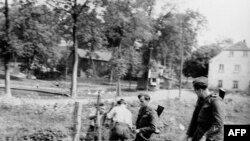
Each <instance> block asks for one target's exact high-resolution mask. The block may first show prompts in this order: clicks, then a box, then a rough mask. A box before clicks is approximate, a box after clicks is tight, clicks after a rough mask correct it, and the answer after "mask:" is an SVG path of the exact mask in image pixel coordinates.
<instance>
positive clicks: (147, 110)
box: [135, 94, 157, 141]
mask: <svg viewBox="0 0 250 141" xmlns="http://www.w3.org/2000/svg"><path fill="white" fill-rule="evenodd" d="M138 99H139V101H140V104H141V108H140V110H139V113H138V117H137V120H136V130H135V132H136V138H135V141H148V140H149V139H150V137H151V135H152V134H153V133H155V131H156V122H157V114H156V111H155V110H154V109H153V108H151V107H149V101H150V97H149V95H147V94H140V95H138Z"/></svg>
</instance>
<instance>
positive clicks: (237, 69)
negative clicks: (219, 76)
mask: <svg viewBox="0 0 250 141" xmlns="http://www.w3.org/2000/svg"><path fill="white" fill-rule="evenodd" d="M239 71H240V65H238V64H237V65H234V72H239Z"/></svg>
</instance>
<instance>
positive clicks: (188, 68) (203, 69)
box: [183, 44, 221, 78]
mask: <svg viewBox="0 0 250 141" xmlns="http://www.w3.org/2000/svg"><path fill="white" fill-rule="evenodd" d="M220 51H221V48H220V46H219V45H218V44H211V45H207V46H202V47H200V48H199V49H197V50H196V51H194V52H193V53H192V55H191V57H190V58H188V59H187V60H186V61H185V62H184V67H183V74H184V76H186V77H194V78H195V77H199V76H207V75H208V67H209V60H210V59H211V58H213V57H214V56H216V55H217V54H218V53H220Z"/></svg>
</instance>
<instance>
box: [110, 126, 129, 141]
mask: <svg viewBox="0 0 250 141" xmlns="http://www.w3.org/2000/svg"><path fill="white" fill-rule="evenodd" d="M131 134H132V133H131V130H130V128H129V126H128V124H125V123H120V122H115V123H114V126H113V128H112V129H111V133H110V138H109V140H110V141H126V140H127V139H129V138H131Z"/></svg>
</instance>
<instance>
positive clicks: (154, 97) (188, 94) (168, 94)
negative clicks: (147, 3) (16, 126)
mask: <svg viewBox="0 0 250 141" xmlns="http://www.w3.org/2000/svg"><path fill="white" fill-rule="evenodd" d="M148 94H149V95H150V97H151V101H159V100H166V99H175V98H178V97H179V90H176V89H174V90H158V91H155V92H148ZM119 98H123V99H125V100H126V101H137V100H138V99H137V96H121V97H118V98H117V99H119ZM195 99H196V95H195V94H194V93H193V92H192V91H190V90H182V95H181V100H184V101H191V100H195ZM75 101H78V102H81V103H83V104H88V103H92V102H96V99H95V98H88V99H71V98H65V99H28V98H0V103H2V102H7V103H10V104H13V105H21V104H40V105H53V104H56V103H57V104H71V103H74V102H75ZM102 101H108V102H111V101H114V98H113V97H112V98H105V99H102Z"/></svg>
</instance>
